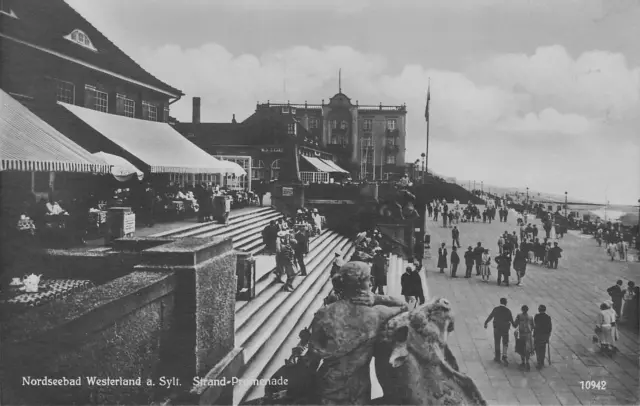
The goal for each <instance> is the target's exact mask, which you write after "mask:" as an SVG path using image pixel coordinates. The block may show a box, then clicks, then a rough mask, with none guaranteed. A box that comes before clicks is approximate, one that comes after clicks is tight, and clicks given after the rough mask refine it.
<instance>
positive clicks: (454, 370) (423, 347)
mask: <svg viewBox="0 0 640 406" xmlns="http://www.w3.org/2000/svg"><path fill="white" fill-rule="evenodd" d="M453 328H454V319H453V314H452V312H451V304H450V303H449V301H448V300H446V299H442V298H438V299H435V300H433V301H431V302H430V303H428V304H426V305H424V306H420V307H418V308H416V309H413V310H412V311H410V312H404V313H401V314H399V315H397V316H395V317H393V318H392V319H391V320H389V322H388V323H387V326H386V330H385V331H384V332H383V334H382V337H380V342H379V345H378V347H377V349H376V355H375V356H376V362H375V365H376V375H377V377H378V381H379V382H380V385H381V387H382V390H383V392H384V397H383V398H382V399H378V400H376V403H377V404H404V405H424V404H428V405H438V404H440V405H445V404H446V405H486V401H485V400H484V399H483V397H482V394H481V393H480V391H479V390H478V388H477V386H476V385H475V383H474V382H473V380H472V379H471V378H470V377H468V376H466V375H464V374H462V373H460V372H459V368H458V364H457V362H456V359H455V357H454V355H453V354H452V353H451V350H450V349H449V347H448V346H447V337H448V335H449V334H450V333H451V332H452V331H453Z"/></svg>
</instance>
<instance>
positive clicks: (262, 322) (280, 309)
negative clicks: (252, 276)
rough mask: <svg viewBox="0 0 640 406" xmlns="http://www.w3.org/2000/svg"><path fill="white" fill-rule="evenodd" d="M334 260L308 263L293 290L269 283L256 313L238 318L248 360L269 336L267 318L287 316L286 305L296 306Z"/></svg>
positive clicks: (341, 240)
mask: <svg viewBox="0 0 640 406" xmlns="http://www.w3.org/2000/svg"><path fill="white" fill-rule="evenodd" d="M334 241H335V245H333V244H332V245H333V246H337V247H340V248H342V247H344V246H345V245H347V243H348V241H347V240H346V238H344V237H340V238H338V239H335V240H334ZM332 260H333V256H326V257H324V258H319V259H318V261H317V262H316V263H314V264H312V265H311V266H310V267H309V269H308V271H309V274H308V275H307V276H305V277H298V278H297V280H296V282H298V285H297V286H294V291H293V292H290V293H287V292H284V291H283V290H282V284H275V283H274V284H273V285H271V286H269V287H268V288H267V289H265V290H264V293H263V295H265V296H266V297H268V298H269V299H268V300H267V301H266V302H265V303H264V304H263V305H261V306H260V307H259V309H258V310H257V311H255V312H254V313H253V314H249V315H248V317H243V318H239V320H238V325H239V327H238V328H237V329H236V347H242V348H244V359H245V362H248V361H249V360H250V359H251V357H252V356H253V355H254V354H255V351H257V350H258V349H259V345H260V340H261V339H262V338H263V337H267V336H269V334H270V333H269V328H270V326H269V323H267V321H268V320H271V319H273V318H274V317H276V315H278V314H281V315H282V317H284V316H285V315H286V309H287V307H291V306H293V304H294V302H292V301H293V300H298V299H296V298H299V297H300V296H301V295H302V294H303V293H304V291H305V290H308V289H310V286H312V285H314V284H315V283H316V282H317V281H318V280H319V279H321V278H322V277H324V276H327V277H328V275H329V273H328V272H325V270H326V269H327V268H330V267H331V262H332ZM318 262H319V263H318ZM289 305H290V306H289ZM271 327H273V326H271ZM274 328H275V327H274Z"/></svg>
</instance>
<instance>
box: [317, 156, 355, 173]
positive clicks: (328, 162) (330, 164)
mask: <svg viewBox="0 0 640 406" xmlns="http://www.w3.org/2000/svg"><path fill="white" fill-rule="evenodd" d="M318 159H320V160H321V161H322V162H324V163H325V164H327V166H329V167H330V168H333V170H332V171H331V172H339V173H349V171H346V170H344V169H342V168H341V167H339V166H338V164H336V163H335V162H333V161H330V160H328V159H321V158H318Z"/></svg>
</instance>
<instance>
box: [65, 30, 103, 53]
mask: <svg viewBox="0 0 640 406" xmlns="http://www.w3.org/2000/svg"><path fill="white" fill-rule="evenodd" d="M80 35H82V38H83V39H84V40H83V41H81V40H80ZM63 38H64V39H66V40H68V41H71V42H73V43H74V44H77V45H80V46H81V47H83V48H86V49H89V50H91V51H93V52H98V49H97V48H96V47H95V45H93V41H91V38H89V36H88V35H87V33H86V32H84V31H82V30H81V29H79V28H76V29H74V30H73V31H71V32H70V33H69V34H67V35H65V36H64V37H63Z"/></svg>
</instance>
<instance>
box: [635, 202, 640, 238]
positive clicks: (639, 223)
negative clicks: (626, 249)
mask: <svg viewBox="0 0 640 406" xmlns="http://www.w3.org/2000/svg"><path fill="white" fill-rule="evenodd" d="M637 234H638V237H637V238H640V199H638V233H637ZM636 245H637V243H636Z"/></svg>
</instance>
